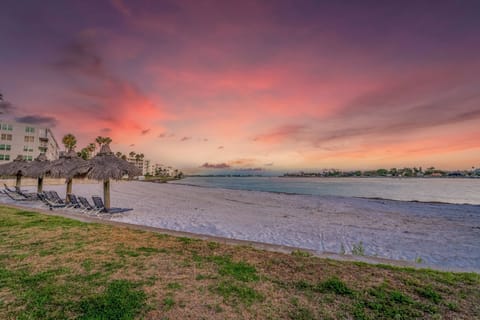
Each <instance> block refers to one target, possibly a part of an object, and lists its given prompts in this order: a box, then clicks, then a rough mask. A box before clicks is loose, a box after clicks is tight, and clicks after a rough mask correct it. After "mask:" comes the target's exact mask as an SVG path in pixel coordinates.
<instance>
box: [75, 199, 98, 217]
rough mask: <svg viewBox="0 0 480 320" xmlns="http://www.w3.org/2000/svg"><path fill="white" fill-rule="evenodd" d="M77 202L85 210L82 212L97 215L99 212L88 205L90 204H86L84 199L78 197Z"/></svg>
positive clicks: (86, 201)
mask: <svg viewBox="0 0 480 320" xmlns="http://www.w3.org/2000/svg"><path fill="white" fill-rule="evenodd" d="M78 201H79V202H80V204H81V205H82V206H83V207H84V208H85V209H84V210H83V212H92V213H95V214H96V213H99V212H100V210H98V209H96V208H95V207H94V206H92V205H91V204H90V202H88V200H87V198H85V197H78Z"/></svg>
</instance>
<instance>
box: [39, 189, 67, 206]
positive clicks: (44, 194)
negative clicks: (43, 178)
mask: <svg viewBox="0 0 480 320" xmlns="http://www.w3.org/2000/svg"><path fill="white" fill-rule="evenodd" d="M38 198H39V199H40V200H41V201H42V202H43V203H45V204H46V205H47V206H48V207H49V209H50V210H52V209H53V208H65V206H66V205H65V204H64V203H63V204H61V203H56V202H54V201H52V200H50V199H49V198H48V197H47V192H41V193H39V194H38Z"/></svg>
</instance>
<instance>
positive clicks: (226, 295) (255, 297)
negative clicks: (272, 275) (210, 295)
mask: <svg viewBox="0 0 480 320" xmlns="http://www.w3.org/2000/svg"><path fill="white" fill-rule="evenodd" d="M212 291H213V292H215V293H217V294H218V295H220V296H222V297H223V299H224V301H225V302H226V303H229V304H237V303H239V302H240V303H243V304H245V305H251V304H253V303H254V302H259V301H263V300H264V297H263V295H262V294H260V293H259V292H257V291H256V290H255V289H253V288H251V287H249V286H247V285H245V284H243V283H232V282H229V281H222V282H220V283H219V284H218V285H216V286H214V287H212Z"/></svg>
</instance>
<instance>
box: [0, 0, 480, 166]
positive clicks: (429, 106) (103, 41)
mask: <svg viewBox="0 0 480 320" xmlns="http://www.w3.org/2000/svg"><path fill="white" fill-rule="evenodd" d="M479 39H480V1H476V0H472V1H470V0H463V1H453V0H452V1H438V0H437V1H319V0H312V1H308V0H295V1H284V0H263V1H249V0H242V1H236V0H218V1H210V0H202V1H198V0H190V1H183V0H180V1H161V0H158V1H148V0H132V1H128V0H110V1H107V0H104V1H102V0H98V1H97V0H82V1H80V0H71V1H64V0H58V1H53V0H46V1H33V0H31V1H28V0H25V1H16V0H2V8H1V10H0V92H1V93H2V94H3V96H4V99H5V100H7V101H8V103H5V102H4V103H3V104H2V105H0V113H1V114H0V117H4V118H12V119H16V120H17V121H23V122H27V123H33V124H38V125H44V126H50V127H52V128H53V131H54V133H55V135H56V137H57V140H59V141H60V140H61V137H62V136H63V135H65V134H67V133H72V134H74V135H75V136H76V137H77V139H78V147H79V148H81V147H83V146H85V145H87V144H88V143H89V142H92V141H93V140H94V139H95V137H97V136H99V135H102V136H109V137H111V138H112V139H113V143H112V144H111V147H112V149H113V151H120V152H123V153H128V152H130V151H135V152H137V153H144V154H145V157H146V158H147V159H151V160H152V161H153V162H154V163H159V164H164V165H171V166H174V167H176V168H180V169H183V170H184V171H186V172H190V173H203V172H219V171H221V170H223V171H225V170H230V171H239V172H260V173H261V172H273V171H295V170H320V169H322V168H337V169H343V170H349V169H371V168H380V167H386V168H391V167H405V166H410V167H411V166H424V167H426V166H435V167H440V168H445V169H455V168H459V169H469V168H471V167H472V166H475V167H480V76H479V75H480V41H479Z"/></svg>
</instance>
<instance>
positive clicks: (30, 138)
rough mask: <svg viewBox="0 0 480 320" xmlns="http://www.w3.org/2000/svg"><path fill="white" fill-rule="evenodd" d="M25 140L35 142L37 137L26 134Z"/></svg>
mask: <svg viewBox="0 0 480 320" xmlns="http://www.w3.org/2000/svg"><path fill="white" fill-rule="evenodd" d="M24 141H25V142H34V141H35V137H34V136H25V139H24Z"/></svg>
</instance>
